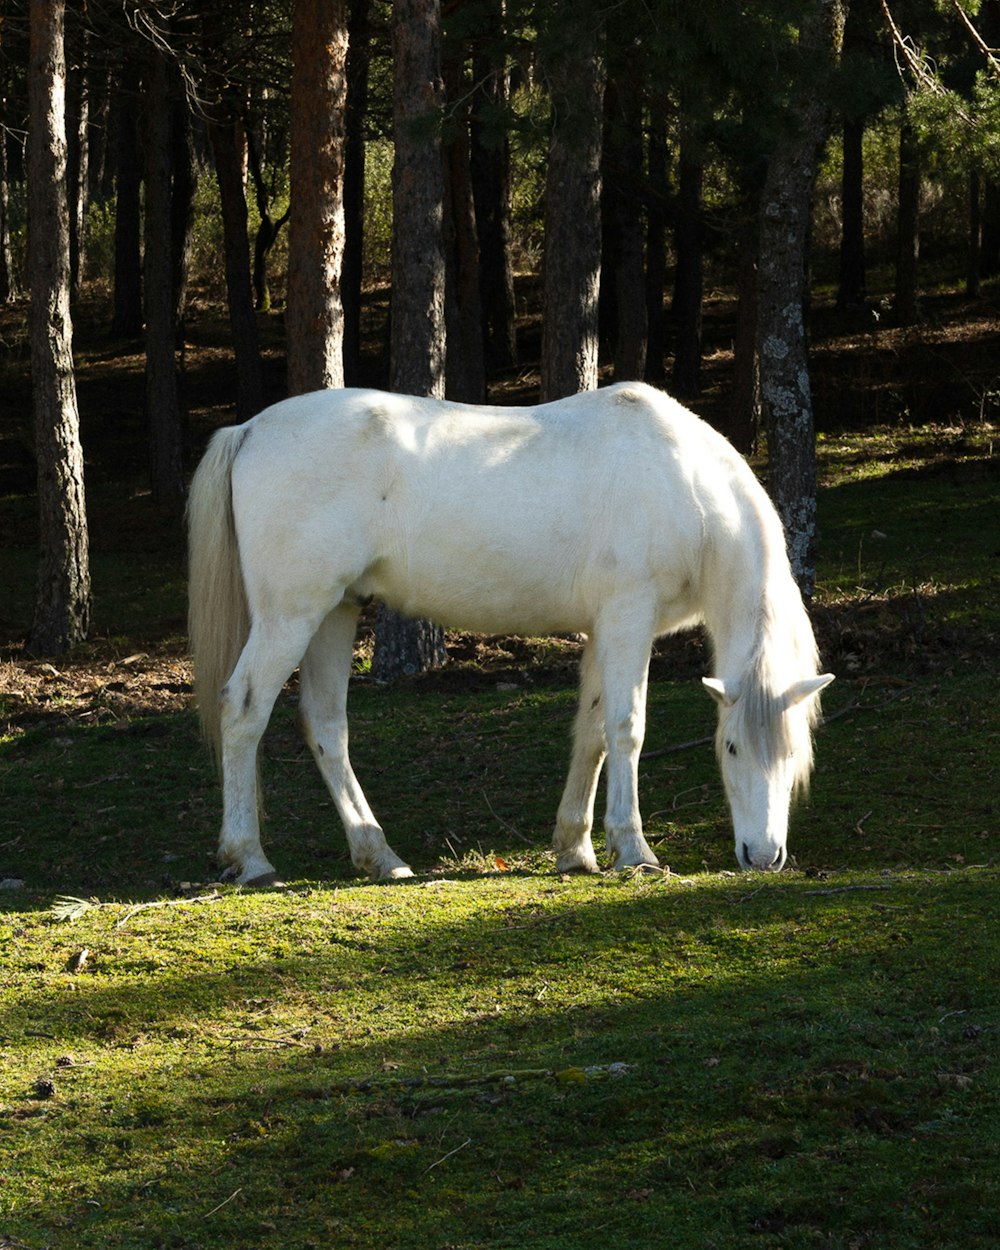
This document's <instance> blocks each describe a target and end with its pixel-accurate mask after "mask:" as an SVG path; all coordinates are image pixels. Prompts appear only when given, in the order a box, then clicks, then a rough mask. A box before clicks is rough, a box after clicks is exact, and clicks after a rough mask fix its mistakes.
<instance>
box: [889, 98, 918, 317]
mask: <svg viewBox="0 0 1000 1250" xmlns="http://www.w3.org/2000/svg"><path fill="white" fill-rule="evenodd" d="M896 222H897V235H896V293H895V300H894V302H893V307H894V311H895V314H896V320H897V321H898V322H899V324H900V325H913V324H914V323H915V322H916V321H918V320H919V319H920V304H919V295H918V285H917V265H918V261H919V259H920V148H919V145H918V142H917V131H916V127H915V126H914V125H913V122H912V121H911V120H910V119H909V118H908V117H906V116H904V117H903V121H902V125H901V126H900V128H899V204H898V208H897V215H896Z"/></svg>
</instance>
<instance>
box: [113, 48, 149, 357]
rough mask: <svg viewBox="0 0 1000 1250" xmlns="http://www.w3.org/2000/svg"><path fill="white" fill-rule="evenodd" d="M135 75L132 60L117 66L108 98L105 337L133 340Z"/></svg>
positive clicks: (137, 238) (136, 293)
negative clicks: (109, 247) (111, 110)
mask: <svg viewBox="0 0 1000 1250" xmlns="http://www.w3.org/2000/svg"><path fill="white" fill-rule="evenodd" d="M138 99H139V76H138V73H137V72H136V68H135V63H134V61H131V60H129V61H126V63H125V64H124V65H122V66H121V67H120V76H119V83H118V88H117V90H116V92H115V96H114V107H115V112H116V114H117V117H116V143H115V188H116V189H115V196H116V198H115V274H114V296H113V306H112V314H111V333H112V334H113V335H114V336H115V337H116V338H123V339H125V338H137V337H138V336H139V335H140V334H141V333H142V199H141V194H140V191H141V187H142V148H141V145H140V143H139V131H138V127H137V125H136V107H137V102H138Z"/></svg>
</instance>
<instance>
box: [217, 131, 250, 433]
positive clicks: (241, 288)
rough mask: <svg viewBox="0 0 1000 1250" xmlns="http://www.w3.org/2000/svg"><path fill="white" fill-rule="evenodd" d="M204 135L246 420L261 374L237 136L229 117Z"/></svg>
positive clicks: (240, 412)
mask: <svg viewBox="0 0 1000 1250" xmlns="http://www.w3.org/2000/svg"><path fill="white" fill-rule="evenodd" d="M208 134H209V139H210V141H211V145H212V156H213V158H214V162H215V174H216V178H217V180H218V184H219V203H220V207H221V210H222V233H223V248H224V252H225V268H226V291H227V295H228V299H229V326H230V330H231V331H232V336H233V354H234V356H235V358H236V417H237V419H238V420H239V421H247V420H249V418H250V417H252V416H253V415H254V414H255V413H258V412H260V410H261V409H262V408H263V407H264V375H263V369H262V367H261V359H260V345H259V343H258V341H257V318H256V316H255V315H254V298H253V284H252V282H251V279H250V232H249V229H248V227H247V200H246V190H245V187H244V182H243V160H242V148H243V143H242V134H241V129H240V127H239V125H238V123H237V122H236V120H235V119H234V118H232V117H229V118H225V119H221V118H220V119H218V120H213V121H210V122H209V124H208Z"/></svg>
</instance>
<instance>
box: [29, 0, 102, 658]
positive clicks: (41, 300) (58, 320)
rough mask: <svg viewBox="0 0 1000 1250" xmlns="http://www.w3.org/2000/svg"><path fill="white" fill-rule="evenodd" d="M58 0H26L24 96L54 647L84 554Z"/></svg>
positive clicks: (81, 590)
mask: <svg viewBox="0 0 1000 1250" xmlns="http://www.w3.org/2000/svg"><path fill="white" fill-rule="evenodd" d="M64 19H65V6H64V4H63V0H31V4H30V8H29V21H30V64H29V67H28V103H29V113H30V141H29V151H28V178H29V195H30V204H29V215H30V218H29V242H28V247H29V258H28V268H29V274H30V286H31V312H30V317H31V370H32V395H33V402H34V414H35V451H36V456H37V460H38V502H39V521H40V533H39V543H40V559H39V569H38V589H37V597H36V601H35V617H34V623H33V625H32V629H31V634H30V637H29V639H28V644H27V645H28V650H29V651H30V652H32V653H34V654H43V655H57V654H61V653H62V652H65V651H67V650H68V649H69V648H70V647H72V646H73V645H74V644H75V643H77V642H80V641H81V640H82V639H84V638H85V637H86V635H87V630H88V628H89V623H90V563H89V545H88V536H87V513H86V503H85V497H84V481H83V452H82V448H81V445H80V429H79V425H80V423H79V414H78V411H77V403H76V383H75V379H74V373H73V348H72V336H73V328H72V321H71V318H70V306H69V298H70V259H69V204H68V202H67V195H66V113H65V107H66V104H65V91H66V61H65V44H64V39H65V35H64Z"/></svg>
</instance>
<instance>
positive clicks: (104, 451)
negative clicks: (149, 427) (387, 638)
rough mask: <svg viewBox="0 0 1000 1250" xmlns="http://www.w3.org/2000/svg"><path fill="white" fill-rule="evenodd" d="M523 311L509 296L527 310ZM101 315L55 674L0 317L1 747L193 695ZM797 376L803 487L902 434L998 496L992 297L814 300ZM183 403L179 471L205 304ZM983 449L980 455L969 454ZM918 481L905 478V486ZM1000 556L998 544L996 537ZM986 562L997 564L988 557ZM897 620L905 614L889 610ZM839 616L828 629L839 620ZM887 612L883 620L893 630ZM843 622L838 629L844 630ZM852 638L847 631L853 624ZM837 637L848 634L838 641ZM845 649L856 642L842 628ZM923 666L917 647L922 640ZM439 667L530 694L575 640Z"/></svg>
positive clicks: (25, 434) (195, 389)
mask: <svg viewBox="0 0 1000 1250" xmlns="http://www.w3.org/2000/svg"><path fill="white" fill-rule="evenodd" d="M527 298H528V297H527V296H526V299H527ZM105 308H106V299H105V298H104V296H103V293H102V292H100V291H96V290H95V291H93V292H90V293H89V294H88V297H87V298H86V299H85V301H84V302H83V304H82V306H81V308H80V309H79V310H78V313H77V317H76V356H77V387H78V395H79V406H80V413H81V428H82V439H83V443H84V450H85V456H86V466H87V490H88V513H89V524H90V534H91V544H92V558H93V564H94V582H95V593H96V608H95V618H96V628H95V631H94V636H93V638H92V639H91V641H90V642H88V643H87V644H86V645H85V646H82V647H80V648H78V649H77V650H76V651H75V652H74V653H73V655H71V656H69V657H66V658H64V659H62V660H59V661H58V662H56V663H51V662H48V661H46V660H44V659H34V658H32V657H29V656H27V655H25V653H24V648H23V638H24V634H25V632H26V629H27V626H28V623H29V621H30V613H31V603H32V594H33V589H32V584H33V576H34V547H35V543H36V529H37V518H36V511H35V505H34V498H33V492H34V467H33V457H32V451H31V420H32V418H31V403H30V370H29V352H28V342H27V306H26V305H25V304H23V303H22V304H18V305H15V306H13V307H10V308H6V309H2V310H0V384H2V386H3V390H4V395H5V401H4V405H3V407H2V409H0V532H2V533H3V535H4V538H3V543H2V547H0V551H2V553H3V554H2V564H3V567H2V569H0V573H2V580H3V582H4V583H5V586H6V589H5V593H4V596H3V599H2V601H0V734H2V733H4V732H6V733H8V734H9V733H11V732H13V733H14V734H17V733H18V732H23V730H24V729H25V728H27V727H28V726H30V725H34V724H38V723H39V722H40V721H41V722H51V721H52V720H53V719H55V720H59V719H69V720H73V721H76V720H80V719H83V720H86V719H87V718H96V719H97V720H105V719H109V718H110V719H117V718H119V717H126V718H128V719H131V718H134V717H143V716H150V715H155V714H157V713H160V712H167V711H174V710H178V709H179V708H181V707H184V706H186V705H187V703H188V702H189V700H190V695H191V685H190V669H189V664H188V661H187V657H186V653H185V639H184V630H185V624H184V568H183V565H184V551H183V527H182V524H181V521H180V518H179V517H178V515H177V514H176V513H175V512H170V511H164V510H162V509H159V508H157V507H156V506H155V505H154V504H153V502H152V499H151V497H150V495H149V491H148V487H147V485H146V480H145V471H146V450H145V429H144V417H143V410H144V386H145V383H144V373H143V366H144V357H143V352H142V344H141V343H140V342H132V343H122V342H113V341H111V340H110V339H109V338H108V336H107V333H106V330H105V328H104V327H105V321H104V317H105ZM385 309H386V303H385V299H384V296H382V295H375V296H373V297H372V299H371V302H370V306H369V310H368V315H369V339H368V341H369V351H368V353H367V355H366V357H365V361H364V365H363V368H364V371H365V375H366V376H365V377H364V378H363V381H364V382H365V383H368V384H372V385H380V384H383V382H384V378H383V376H382V375H383V370H382V364H383V361H382V357H381V355H380V352H379V349H378V345H379V343H380V342H381V341H382V339H383V337H384V336H383V334H382V329H381V327H382V325H383V324H384V315H385ZM734 313H735V308H734V304H733V301H732V299H731V298H730V297H728V296H726V295H723V294H718V295H714V296H711V297H709V298H708V299H707V301H706V306H705V322H704V341H705V357H704V372H703V390H702V394H701V396H700V397H699V398H698V399H697V400H696V401H694V402H693V403H692V405H691V406H692V407H694V408H695V409H696V410H697V411H698V412H699V413H700V414H701V415H702V416H704V417H705V418H706V419H708V420H710V421H712V422H713V423H715V424H718V425H720V426H723V425H724V424H725V418H726V408H727V404H728V402H729V399H728V397H729V394H730V387H731V373H732V363H733V357H732V339H733V330H734ZM811 328H812V355H811V378H812V385H813V393H814V402H815V418H816V426H817V433H818V437H819V446H820V473H821V483H822V481H823V480H824V478H825V479H826V480H827V481H829V480H832V479H833V478H834V477H835V476H836V475H837V474H841V473H843V472H844V458H843V456H842V455H840V454H839V453H838V452H836V451H834V452H833V453H832V454H828V455H824V450H825V449H830V448H836V447H839V444H838V442H837V440H838V439H843V438H847V439H850V438H855V437H857V436H860V435H862V434H864V435H866V436H867V438H868V441H867V442H864V443H862V444H855V445H853V446H852V448H851V450H850V453H849V457H848V458H849V459H851V460H852V462H853V467H852V471H857V469H858V462H859V461H862V462H863V461H864V459H865V457H868V458H870V459H871V460H875V459H877V460H880V461H881V462H882V470H883V471H887V470H888V469H891V468H893V467H895V469H896V470H897V471H898V472H900V473H903V474H904V475H905V473H906V472H907V471H908V469H909V471H912V472H914V473H917V472H918V470H917V468H916V467H915V460H914V447H913V443H914V440H913V438H910V437H909V436H908V435H909V432H912V431H916V430H920V431H921V432H922V433H921V439H920V452H919V457H918V458H919V460H920V465H919V473H921V474H925V473H927V472H928V471H929V472H931V473H932V474H935V475H938V476H941V475H945V476H946V477H949V479H950V480H953V481H954V482H955V483H956V485H957V486H958V488H959V489H960V488H961V484H962V481H963V480H964V479H965V478H969V479H970V480H971V479H973V478H975V479H978V478H981V477H982V475H983V474H990V475H991V476H992V478H993V480H994V481H996V474H997V461H996V458H995V457H994V456H993V454H992V431H994V430H995V428H996V427H997V425H998V424H1000V375H998V370H997V361H998V359H1000V297H998V293H997V292H996V291H992V292H990V293H989V294H988V295H987V296H984V297H983V298H980V299H975V300H973V299H969V298H967V297H965V296H963V295H959V294H957V293H943V294H939V295H936V296H934V297H933V298H927V299H926V300H925V303H924V317H923V320H922V322H921V323H920V324H919V325H917V326H911V327H897V326H893V325H892V324H891V322H890V321H889V319H888V318H887V316H886V315H885V314H884V313H882V312H880V310H878V309H872V310H870V311H868V312H866V313H864V314H860V315H858V316H857V317H855V318H853V319H845V318H843V317H841V316H840V315H839V314H838V313H837V312H836V310H835V309H834V308H833V307H832V306H831V305H830V304H823V303H822V302H819V303H817V305H816V307H815V309H814V312H813V318H812V327H811ZM260 333H261V342H262V348H263V353H264V359H265V368H266V374H267V385H268V389H269V392H270V397H271V398H273V399H278V398H280V397H281V395H282V391H283V385H284V382H283V370H284V360H283V351H282V324H281V318H280V316H279V315H274V314H272V315H262V316H261V319H260ZM538 336H539V323H538V319H537V317H535V316H533V315H531V314H530V312H529V313H528V314H526V315H525V316H524V317H523V318H522V322H521V349H522V359H523V361H524V362H525V363H524V364H523V365H522V366H521V367H519V368H516V369H513V370H510V371H509V372H508V373H507V374H506V375H504V376H503V377H501V378H498V379H496V380H495V381H494V382H493V383H492V384H491V387H490V399H491V401H493V402H498V403H511V402H532V401H533V399H534V395H535V393H536V388H537V380H538V374H537V368H536V367H535V365H534V364H533V363H532V362H533V361H535V360H536V359H537V351H536V349H537V344H538ZM182 371H183V386H184V395H185V401H186V403H187V406H188V409H187V421H188V448H187V450H188V459H189V462H190V465H191V466H192V467H193V464H194V463H195V462H196V461H197V458H198V455H199V454H200V451H201V449H202V447H203V446H204V443H205V440H206V438H207V436H208V434H209V433H210V432H211V430H212V429H214V428H215V427H217V426H218V425H221V424H227V423H229V422H231V421H232V420H233V419H234V417H233V409H232V404H233V397H234V394H235V381H234V365H233V362H232V358H231V353H230V351H229V348H228V329H227V326H226V324H225V321H224V318H223V317H222V316H221V314H220V311H219V309H218V307H216V306H213V305H212V304H211V303H210V302H209V301H208V300H207V299H199V298H198V297H197V296H195V298H194V299H193V300H192V302H191V306H190V309H189V317H188V322H187V326H186V335H185V344H184V352H183V359H182ZM984 440H985V441H984ZM916 480H917V478H916V477H914V481H916ZM997 545H998V548H1000V529H998V533H997ZM998 554H1000V553H998ZM850 599H851V596H850V595H847V596H845V595H844V593H843V592H842V591H841V592H838V593H837V594H835V595H832V596H827V597H826V601H824V596H823V595H822V594H821V595H820V596H819V597H818V600H817V603H816V605H814V616H815V619H816V624H817V630H818V632H819V634H820V638H821V641H822V642H823V643H824V649H825V650H827V651H829V650H831V649H832V650H836V649H837V648H838V647H839V648H840V649H841V650H843V649H844V647H845V646H847V647H849V646H851V645H854V643H853V642H852V638H853V636H854V635H853V634H851V632H850V631H851V629H852V628H854V626H856V625H857V621H858V619H859V617H860V616H861V615H863V614H864V612H865V611H866V610H867V609H868V608H870V606H871V604H870V599H871V594H870V588H868V589H862V590H861V591H860V592H859V594H858V595H856V596H854V598H853V601H852V602H848V600H850ZM903 599H905V600H906V602H905V603H903V604H902V605H900V604H898V603H897V605H896V606H897V608H898V609H899V610H900V611H902V613H903V616H905V617H907V619H909V617H910V616H912V604H911V603H910V602H909V599H908V598H907V597H906V596H903ZM845 609H846V614H845ZM898 616H899V613H898V612H897V618H898ZM845 619H847V620H848V625H847V626H845ZM977 619H978V620H979V621H980V622H981V627H979V628H977V627H975V626H972V627H970V628H966V629H965V632H964V634H963V638H962V646H963V647H964V648H965V652H966V653H968V654H972V653H975V652H977V651H979V652H981V653H982V655H983V658H984V659H987V660H992V658H993V656H994V655H995V648H996V620H995V619H991V614H990V612H989V611H986V613H985V615H981V616H980V617H978V618H977ZM851 621H853V622H854V626H852V625H851V623H850V622H851ZM886 621H887V618H886V616H885V614H884V613H883V614H882V615H881V616H880V618H879V625H878V628H874V629H872V628H869V629H868V631H867V636H866V642H865V646H866V649H868V650H869V651H870V650H871V649H872V648H875V649H878V648H880V647H882V648H886V649H888V650H890V651H893V652H898V651H899V641H900V640H899V632H900V621H899V619H895V620H894V621H892V620H890V621H889V622H888V624H889V626H890V627H889V628H886ZM845 629H846V632H847V634H848V635H849V637H848V639H847V642H845V641H844V639H845ZM855 633H856V629H855ZM921 645H922V651H923V656H924V661H925V662H926V660H927V655H928V646H930V648H931V650H933V646H934V644H933V640H928V639H927V638H926V637H924V638H923V639H922V644H921ZM937 646H938V649H939V651H940V652H941V653H942V654H943V655H944V656H945V657H947V655H949V654H950V653H951V652H952V651H953V649H954V646H955V639H954V636H953V635H952V634H951V633H949V632H948V631H945V632H944V634H943V635H942V636H941V637H940V638H939V639H938V642H937ZM449 653H450V663H449V665H448V667H447V668H446V669H445V670H443V671H441V672H439V673H437V674H433V675H427V677H426V680H428V681H431V682H433V683H434V684H435V685H436V686H437V687H438V688H458V687H475V686H476V685H477V684H483V683H486V684H491V685H495V684H496V683H497V682H498V681H501V682H502V681H503V680H505V677H513V678H514V679H516V678H517V676H518V675H519V674H523V673H524V672H526V671H531V672H532V673H534V674H535V675H536V677H538V678H541V677H542V676H543V675H544V677H545V679H546V680H553V679H555V680H560V679H565V680H566V681H569V680H571V679H572V674H573V673H574V672H575V667H576V659H577V657H578V653H579V643H578V642H577V641H576V640H574V639H561V640H547V641H539V640H532V639H516V638H480V637H471V636H465V635H452V636H451V637H450V639H449ZM368 658H370V637H369V636H368V634H367V632H366V630H365V629H363V630H362V634H361V638H360V640H359V652H358V668H359V672H363V671H364V669H365V666H366V661H367V659H368ZM704 662H705V657H704V648H703V645H702V643H701V640H700V639H699V638H698V637H696V636H695V637H691V638H688V639H685V640H682V641H681V642H680V643H678V641H677V640H673V641H672V642H671V643H670V647H669V652H668V651H667V649H665V648H664V649H663V650H662V652H661V653H660V654H659V655H658V657H655V658H654V666H656V665H657V664H659V665H660V666H661V667H664V668H665V675H681V674H684V675H690V674H692V673H694V672H697V671H704V668H703V665H704Z"/></svg>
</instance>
